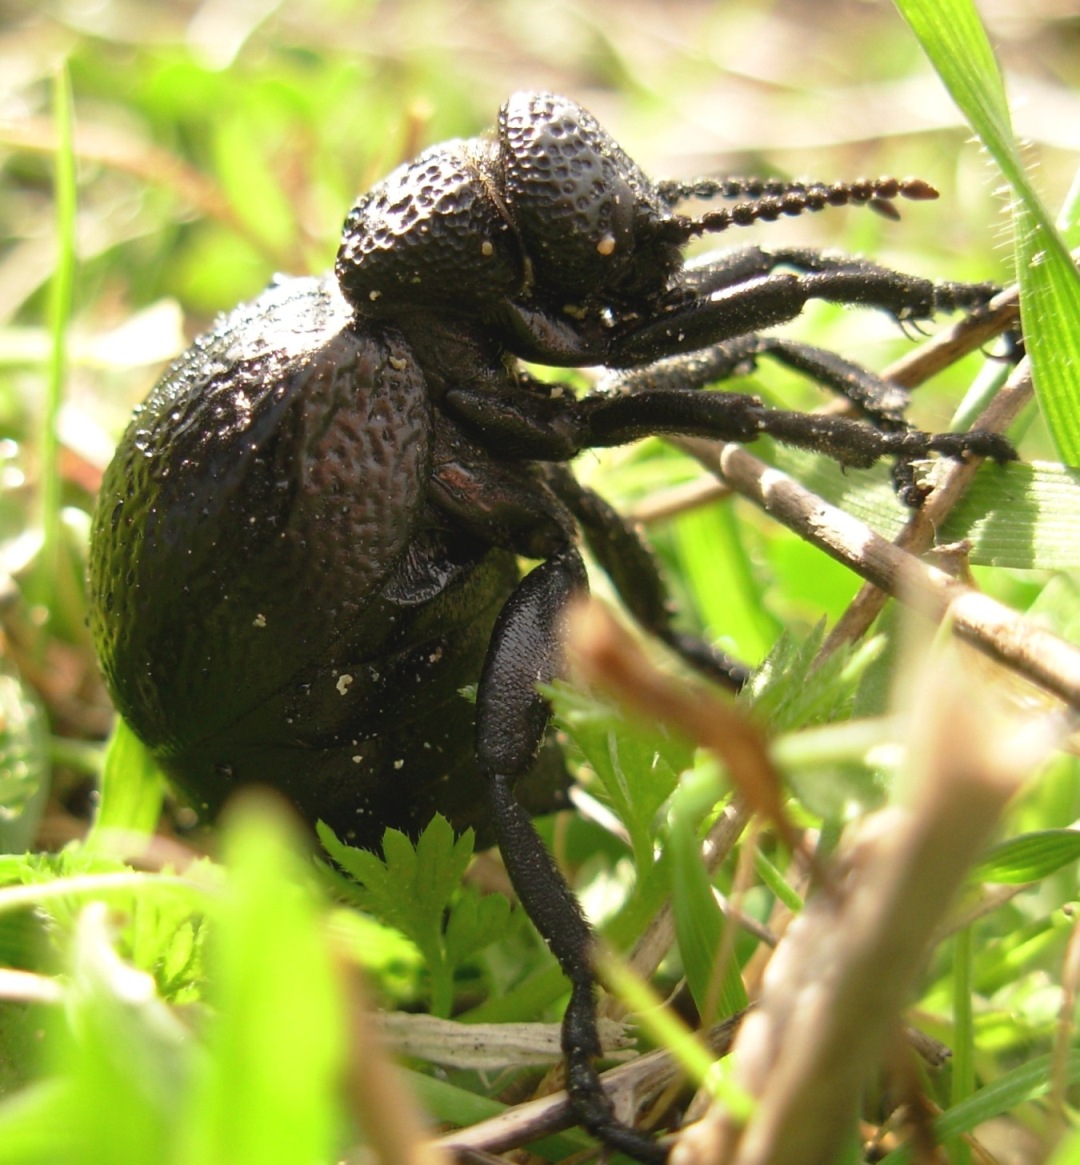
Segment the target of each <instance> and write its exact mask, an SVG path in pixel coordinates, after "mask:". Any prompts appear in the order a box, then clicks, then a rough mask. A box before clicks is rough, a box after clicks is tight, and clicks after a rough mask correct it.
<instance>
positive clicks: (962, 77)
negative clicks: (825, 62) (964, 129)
mask: <svg viewBox="0 0 1080 1165" xmlns="http://www.w3.org/2000/svg"><path fill="white" fill-rule="evenodd" d="M896 6H897V8H898V9H899V10H900V13H901V15H902V16H903V17H904V19H905V20H906V21H907V23H908V24H909V26H910V27H911V29H912V31H913V32H914V33H915V35H916V36H917V37H918V39H919V42H920V43H921V45H922V47H923V51H924V52H925V53H926V55H927V56H928V57H929V59H930V62H931V63H932V64H933V66H934V68H935V69H936V71H937V73H938V75H939V76H940V78H941V80H942V81H943V82H944V84H945V87H946V89H948V91H949V93H950V95H951V96H952V98H953V100H954V101H955V102H956V104H957V106H958V107H959V108H960V111H961V112H962V113H963V114H964V116H965V118H967V120H968V122H969V123H970V125H971V126H972V128H973V129H974V130H975V132H976V133H977V134H978V135H979V138H980V139H981V140H982V143H983V145H984V146H985V147H986V149H987V150H988V151H989V152H990V154H991V156H992V157H993V159H994V161H995V162H996V163H997V165H998V167H999V168H1000V170H1001V172H1002V173H1003V174H1004V176H1005V178H1006V180H1007V181H1008V183H1009V185H1010V186H1011V187H1012V190H1013V193H1014V194H1015V196H1016V200H1015V204H1014V212H1013V223H1014V230H1015V237H1016V269H1017V278H1018V280H1019V283H1020V293H1021V294H1020V305H1021V306H1020V311H1021V319H1022V321H1023V328H1024V339H1025V343H1026V345H1027V351H1028V354H1029V355H1030V357H1031V364H1032V370H1033V376H1034V382H1035V393H1036V396H1037V397H1038V399H1039V404H1040V406H1041V408H1042V410H1043V415H1044V417H1045V418H1046V423H1047V427H1048V428H1049V430H1050V433H1051V435H1052V437H1053V440H1054V443H1055V446H1056V447H1057V450H1058V452H1059V454H1060V455H1061V458H1062V460H1064V461H1066V462H1067V463H1069V464H1072V465H1075V464H1078V463H1080V391H1078V386H1077V371H1076V370H1077V369H1078V368H1080V274H1078V273H1077V270H1076V267H1075V266H1074V264H1073V262H1072V259H1071V258H1070V257H1069V252H1068V248H1067V247H1066V245H1065V242H1064V240H1063V239H1062V238H1061V235H1060V234H1059V233H1058V230H1057V228H1056V227H1055V225H1054V223H1053V220H1052V219H1051V217H1050V215H1049V214H1048V213H1047V211H1046V208H1045V207H1044V206H1043V205H1042V203H1041V202H1040V200H1039V198H1038V196H1037V194H1036V192H1035V189H1034V187H1033V186H1032V184H1031V181H1030V179H1029V178H1028V175H1027V171H1026V170H1025V168H1024V165H1023V162H1022V160H1021V157H1020V153H1019V150H1018V149H1017V145H1016V138H1015V136H1014V134H1013V129H1012V122H1011V118H1010V116H1009V106H1008V100H1007V97H1006V94H1005V86H1004V83H1003V81H1002V77H1001V72H1000V70H999V68H998V64H997V61H996V60H995V59H994V53H993V50H992V49H991V47H990V42H989V40H988V39H987V35H986V30H985V29H984V27H983V25H982V22H981V21H980V19H979V16H978V13H977V11H976V9H975V7H974V5H973V4H972V3H971V0H896Z"/></svg>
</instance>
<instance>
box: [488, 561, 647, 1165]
mask: <svg viewBox="0 0 1080 1165" xmlns="http://www.w3.org/2000/svg"><path fill="white" fill-rule="evenodd" d="M587 586H588V584H587V581H586V576H585V567H584V564H583V563H582V561H581V558H580V556H579V555H578V553H577V551H576V550H574V549H573V548H572V547H570V546H567V547H566V548H565V549H564V550H562V551H561V552H560V553H558V554H556V555H555V556H553V557H551V558H549V559H548V560H547V561H545V562H543V563H541V564H540V565H539V566H537V567H536V568H535V569H534V570H532V571H531V572H530V573H529V574H528V575H526V576H525V578H524V579H523V580H522V581H521V583H520V584H519V585H518V587H517V589H516V590H515V591H514V592H513V594H512V595H511V596H510V598H509V599H508V600H507V602H506V604H505V606H504V607H503V609H502V612H501V613H500V615H499V618H498V620H497V622H496V624H495V627H494V630H493V631H492V635H491V646H490V648H489V650H488V655H487V659H486V661H485V664H484V670H483V672H482V674H481V677H480V685H479V688H478V689H477V698H476V752H477V757H478V759H479V762H480V768H481V770H482V771H483V772H484V774H485V775H486V777H487V779H488V782H489V793H490V799H491V813H492V818H493V822H494V825H495V833H496V837H497V839H498V843H499V850H500V852H501V853H502V856H503V861H504V862H505V864H506V869H507V873H508V874H509V875H510V881H511V882H512V883H513V886H514V889H515V890H516V892H517V895H518V897H519V899H520V900H521V904H522V906H523V907H524V908H525V911H526V913H527V914H528V915H529V917H530V918H531V919H532V921H533V923H534V924H535V926H536V929H537V930H538V931H539V932H540V934H541V935H542V936H543V938H544V940H545V942H547V944H548V946H549V948H550V949H551V952H552V954H553V955H554V956H555V958H556V959H557V960H558V963H559V966H560V967H561V968H562V971H563V974H564V975H566V977H567V978H568V979H569V980H570V985H571V993H570V1001H569V1003H568V1004H567V1008H566V1013H565V1015H564V1018H563V1034H562V1042H563V1054H564V1056H565V1057H566V1066H567V1090H568V1092H569V1094H570V1099H571V1101H572V1103H573V1105H574V1109H575V1111H576V1113H577V1115H578V1118H579V1119H580V1120H581V1123H582V1124H583V1125H584V1126H585V1128H586V1129H588V1130H589V1132H590V1133H592V1134H593V1136H595V1137H597V1138H598V1139H599V1140H601V1141H603V1142H604V1143H605V1144H607V1145H609V1146H611V1147H612V1148H616V1149H619V1150H621V1151H623V1152H625V1153H627V1154H629V1155H630V1156H632V1157H634V1158H636V1159H637V1160H639V1161H643V1162H646V1163H647V1165H653V1163H655V1165H660V1163H661V1162H663V1161H664V1160H665V1159H666V1156H667V1153H666V1150H665V1149H663V1148H662V1147H661V1146H659V1145H657V1144H656V1143H655V1142H654V1141H652V1140H651V1139H650V1138H649V1137H648V1136H646V1135H645V1134H644V1133H640V1132H638V1131H636V1130H635V1129H633V1128H631V1127H630V1126H628V1125H625V1124H623V1123H622V1122H621V1121H620V1120H619V1119H618V1118H617V1117H616V1115H615V1110H614V1107H613V1105H612V1103H611V1101H610V1099H609V1098H608V1097H607V1095H606V1094H605V1092H604V1090H603V1087H602V1085H601V1084H600V1079H599V1076H598V1075H597V1071H596V1068H595V1064H594V1061H595V1060H596V1058H597V1057H598V1056H599V1055H600V1052H601V1045H600V1037H599V1033H598V1031H597V1026H596V1005H595V1000H594V997H593V993H594V989H595V984H596V979H595V975H594V972H593V968H592V949H593V942H594V938H593V932H592V929H591V927H590V926H589V924H588V922H587V921H586V920H585V916H584V915H583V914H582V912H581V907H580V906H579V905H578V902H577V899H576V898H575V897H574V895H573V893H572V892H571V891H570V888H569V887H568V886H567V884H566V882H565V880H564V879H563V877H562V875H561V874H560V873H559V871H558V868H557V867H556V865H555V863H554V861H553V860H552V858H551V855H550V854H549V853H548V851H547V849H546V847H545V846H544V844H543V842H542V841H541V840H540V836H539V834H537V832H536V829H535V828H534V827H533V824H532V821H531V820H530V818H529V815H528V813H527V812H526V811H525V809H524V808H523V807H522V806H521V804H520V802H519V801H518V799H517V797H516V796H515V793H514V783H515V781H516V780H517V779H518V778H519V777H521V776H523V775H524V774H525V773H527V772H528V770H529V768H530V767H531V766H532V764H533V763H534V761H535V759H536V756H537V754H538V752H539V749H540V747H541V744H542V742H543V739H544V733H545V732H546V730H547V726H548V722H549V720H550V718H551V710H550V708H549V706H548V703H547V701H546V700H545V699H544V698H543V697H542V696H541V695H540V693H539V692H538V691H537V690H536V685H537V684H538V683H549V682H550V681H551V680H553V679H554V678H555V677H556V676H557V675H558V674H559V673H560V671H561V654H562V639H563V624H564V621H565V615H566V610H567V607H568V605H569V603H570V602H571V600H572V599H573V598H574V597H575V596H576V595H579V594H582V593H584V592H585V591H586V590H587Z"/></svg>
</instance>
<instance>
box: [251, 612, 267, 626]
mask: <svg viewBox="0 0 1080 1165" xmlns="http://www.w3.org/2000/svg"><path fill="white" fill-rule="evenodd" d="M251 625H252V626H253V627H265V626H266V616H265V615H264V614H262V613H261V612H260V613H259V614H258V615H256V616H255V618H254V619H252V620H251Z"/></svg>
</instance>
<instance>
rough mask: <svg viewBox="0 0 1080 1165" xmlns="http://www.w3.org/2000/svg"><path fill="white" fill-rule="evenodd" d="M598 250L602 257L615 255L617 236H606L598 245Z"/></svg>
mask: <svg viewBox="0 0 1080 1165" xmlns="http://www.w3.org/2000/svg"><path fill="white" fill-rule="evenodd" d="M596 250H597V252H598V253H599V254H601V255H614V254H615V236H614V235H604V237H603V238H602V239H601V240H600V242H598V243H597V244H596Z"/></svg>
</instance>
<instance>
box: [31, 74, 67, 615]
mask: <svg viewBox="0 0 1080 1165" xmlns="http://www.w3.org/2000/svg"><path fill="white" fill-rule="evenodd" d="M53 119H54V121H55V123H56V142H57V149H56V177H55V181H54V189H55V200H56V218H55V229H56V241H57V256H56V267H55V268H54V270H53V277H52V284H51V287H50V291H49V335H50V341H51V354H50V358H49V375H48V381H47V388H46V397H45V408H44V410H43V413H42V417H41V466H40V473H41V530H42V541H41V552H40V556H39V559H38V564H37V569H36V571H35V573H34V579H33V591H34V599H35V601H36V602H38V603H40V604H41V605H42V607H43V609H44V610H46V611H51V610H52V607H53V603H52V598H53V591H54V587H55V584H56V577H57V571H58V568H59V561H60V439H59V435H58V431H57V419H58V417H59V415H60V404H61V401H62V400H63V395H64V382H65V380H66V377H67V356H68V354H67V334H68V325H69V323H70V321H71V305H72V298H73V290H74V286H75V207H76V194H75V144H74V130H73V126H74V120H75V116H74V107H73V103H72V96H71V81H70V78H69V76H68V71H67V66H66V65H62V66H61V67H60V68H59V70H58V71H57V74H56V80H55V82H54V85H53Z"/></svg>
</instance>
